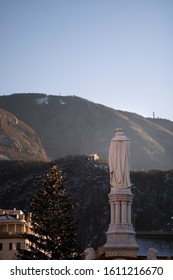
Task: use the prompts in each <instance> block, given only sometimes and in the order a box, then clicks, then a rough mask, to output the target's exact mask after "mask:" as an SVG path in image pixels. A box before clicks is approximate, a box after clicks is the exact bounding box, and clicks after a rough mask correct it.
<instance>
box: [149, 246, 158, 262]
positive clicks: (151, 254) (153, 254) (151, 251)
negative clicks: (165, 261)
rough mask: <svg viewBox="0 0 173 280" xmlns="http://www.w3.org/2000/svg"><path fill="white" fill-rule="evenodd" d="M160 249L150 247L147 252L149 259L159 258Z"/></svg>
mask: <svg viewBox="0 0 173 280" xmlns="http://www.w3.org/2000/svg"><path fill="white" fill-rule="evenodd" d="M157 253H158V251H157V250H156V249H154V248H149V250H148V253H147V260H157Z"/></svg>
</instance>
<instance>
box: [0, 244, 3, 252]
mask: <svg viewBox="0 0 173 280" xmlns="http://www.w3.org/2000/svg"><path fill="white" fill-rule="evenodd" d="M2 250H3V243H0V251H2Z"/></svg>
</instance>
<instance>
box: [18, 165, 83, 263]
mask: <svg viewBox="0 0 173 280" xmlns="http://www.w3.org/2000/svg"><path fill="white" fill-rule="evenodd" d="M65 186H66V182H65V179H64V177H63V175H62V172H61V171H60V170H58V169H57V167H56V166H53V167H52V168H51V170H50V172H49V173H48V174H47V178H46V179H45V180H44V181H43V186H42V189H41V190H39V191H37V192H36V193H35V194H34V196H33V199H32V202H31V211H32V221H31V228H32V231H33V234H25V235H24V237H25V238H26V239H27V240H28V244H29V245H28V249H27V250H19V254H18V258H19V259H35V260H47V259H48V260H71V259H81V257H82V254H81V252H80V249H79V248H78V245H77V242H76V226H75V223H74V221H73V206H72V204H71V202H70V197H69V196H68V195H67V193H66V187H65Z"/></svg>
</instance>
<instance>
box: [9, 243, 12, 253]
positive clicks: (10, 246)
mask: <svg viewBox="0 0 173 280" xmlns="http://www.w3.org/2000/svg"><path fill="white" fill-rule="evenodd" d="M12 245H13V244H12V243H9V251H11V250H12V247H13V246H12Z"/></svg>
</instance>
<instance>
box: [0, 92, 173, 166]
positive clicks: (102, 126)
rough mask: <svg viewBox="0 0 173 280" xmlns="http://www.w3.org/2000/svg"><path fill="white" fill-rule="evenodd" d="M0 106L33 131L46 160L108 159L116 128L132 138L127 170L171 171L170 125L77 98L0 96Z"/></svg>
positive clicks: (172, 133) (172, 129)
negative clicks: (94, 155) (74, 157)
mask: <svg viewBox="0 0 173 280" xmlns="http://www.w3.org/2000/svg"><path fill="white" fill-rule="evenodd" d="M0 107H1V108H3V109H5V110H8V111H10V112H11V113H13V114H14V115H16V116H17V118H19V119H21V120H22V121H24V122H25V123H26V124H27V125H29V126H30V127H31V128H32V129H34V131H36V133H38V135H39V137H40V139H41V142H42V144H43V146H44V148H45V150H46V152H47V154H48V156H49V158H51V159H53V160H55V159H57V158H61V157H64V156H67V155H75V154H92V153H97V154H98V155H99V156H100V158H102V159H107V156H108V150H109V143H110V139H111V138H112V137H113V136H114V130H115V128H117V127H121V128H122V129H123V130H124V133H125V134H126V135H127V136H128V137H129V138H130V139H131V169H138V170H139V169H140V170H141V169H144V170H149V169H165V170H166V169H172V167H173V153H172V151H173V122H171V121H168V120H163V119H147V118H144V117H142V116H140V115H137V114H135V113H130V112H123V111H119V110H114V109H112V108H108V107H106V106H103V105H100V104H95V103H93V102H90V101H88V100H85V99H82V98H80V97H77V96H48V95H46V94H12V95H9V96H0Z"/></svg>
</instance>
